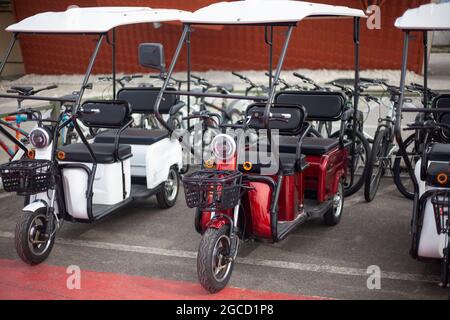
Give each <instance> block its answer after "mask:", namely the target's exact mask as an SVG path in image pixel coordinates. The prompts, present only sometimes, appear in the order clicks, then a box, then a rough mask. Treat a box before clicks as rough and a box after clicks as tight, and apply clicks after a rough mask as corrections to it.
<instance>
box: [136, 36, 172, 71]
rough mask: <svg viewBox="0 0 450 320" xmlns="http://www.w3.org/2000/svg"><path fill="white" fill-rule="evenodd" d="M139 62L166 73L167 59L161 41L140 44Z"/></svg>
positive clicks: (146, 66)
mask: <svg viewBox="0 0 450 320" xmlns="http://www.w3.org/2000/svg"><path fill="white" fill-rule="evenodd" d="M139 64H140V65H141V66H143V67H145V68H151V69H156V70H159V72H161V73H164V72H165V70H166V60H165V58H164V47H163V45H162V44H161V43H141V44H140V45H139Z"/></svg>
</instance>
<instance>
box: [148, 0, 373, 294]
mask: <svg viewBox="0 0 450 320" xmlns="http://www.w3.org/2000/svg"><path fill="white" fill-rule="evenodd" d="M319 16H320V17H340V18H343V17H349V18H353V19H354V24H353V26H354V31H355V37H354V41H355V48H356V50H355V52H356V64H355V65H356V68H355V69H356V77H355V78H356V79H357V80H356V83H355V86H356V85H357V84H358V82H359V81H358V78H359V73H358V69H359V68H358V46H359V38H358V37H359V32H358V30H359V22H360V19H361V18H363V17H365V15H364V13H363V12H362V11H361V10H357V9H351V8H347V7H339V6H330V5H322V4H313V3H306V2H301V1H270V0H268V1H234V2H220V3H215V4H212V5H210V6H207V7H204V8H202V9H199V10H198V11H196V12H194V13H193V14H192V15H191V16H189V17H188V19H185V20H183V24H184V31H183V34H182V37H181V39H180V42H179V44H178V47H177V50H176V52H175V55H174V59H173V61H172V64H171V66H170V68H169V75H170V74H171V73H172V72H173V70H174V67H175V64H176V61H177V59H178V56H179V53H180V51H181V49H182V47H183V45H184V43H186V44H187V47H188V52H189V50H190V41H186V39H189V38H190V35H191V28H192V26H193V25H205V24H206V25H228V26H237V25H239V26H253V27H254V26H261V27H263V28H264V29H265V34H266V40H267V41H266V43H267V44H268V46H269V70H268V72H269V77H268V78H269V92H268V96H249V95H246V96H240V95H234V94H228V95H226V96H225V98H227V99H236V100H250V101H254V103H251V104H250V105H249V106H248V108H247V109H246V114H245V120H244V121H243V122H240V123H235V124H225V123H222V124H221V133H220V134H219V135H217V136H215V137H214V139H213V141H212V144H211V149H212V152H211V153H210V154H209V157H204V159H206V161H204V163H202V165H203V167H204V168H203V169H201V170H198V171H196V172H193V173H190V174H188V175H185V176H184V178H183V183H184V191H185V196H186V203H187V205H188V206H189V207H191V208H196V215H195V226H196V229H197V231H198V232H199V233H200V234H202V240H201V242H200V245H199V249H198V257H197V273H198V277H199V281H200V283H201V284H202V286H203V287H204V288H205V289H206V290H208V291H209V292H211V293H214V292H218V291H220V290H222V289H223V288H224V287H225V286H226V285H227V283H228V281H229V279H230V276H231V273H232V270H233V266H234V262H235V261H236V256H237V253H238V247H239V242H240V239H243V240H245V239H255V240H262V241H269V242H273V243H275V242H279V241H282V240H283V239H285V238H286V237H287V236H288V235H289V234H290V233H291V232H292V231H293V230H294V229H295V228H296V227H297V226H299V225H301V224H302V223H304V222H306V221H308V220H311V219H313V218H317V217H322V218H323V219H324V221H325V223H326V224H327V225H331V226H333V225H336V224H337V223H339V221H340V219H341V215H342V211H343V203H344V188H343V185H344V182H345V181H346V179H348V178H349V177H348V176H347V172H346V168H347V158H348V155H349V153H351V150H352V148H353V147H354V139H353V141H351V140H349V141H347V140H344V139H343V138H337V139H328V138H313V137H309V135H308V133H309V131H310V129H311V125H310V124H309V122H308V121H309V120H313V121H341V130H345V128H347V124H346V122H347V121H348V119H350V118H351V117H352V116H353V115H354V113H355V110H354V109H345V99H344V97H343V96H342V95H341V94H340V93H333V92H302V91H295V90H293V91H280V92H278V93H277V86H278V84H279V77H280V73H281V69H282V66H283V61H284V58H285V56H286V52H287V48H288V44H289V41H290V38H291V35H292V33H293V30H294V29H295V26H296V25H297V23H298V22H300V21H301V20H303V19H305V18H314V17H319ZM275 28H280V29H281V30H284V31H285V35H286V38H285V42H284V45H283V47H282V49H281V54H280V57H279V60H278V64H277V67H276V70H275V73H274V75H273V77H272V74H273V70H272V57H273V55H272V49H273V43H274V42H273V41H272V40H273V39H271V38H270V36H269V35H273V34H274V29H275ZM188 57H189V54H188ZM188 66H189V67H188V71H187V72H188V75H187V76H188V78H189V76H190V63H188ZM166 86H167V82H166V83H165V84H163V86H162V88H161V91H160V96H159V100H161V99H162V97H163V95H164V94H170V91H167V90H166ZM172 94H179V95H188V96H197V95H198V93H195V92H192V91H187V92H186V91H183V92H172ZM201 96H212V97H222V96H221V95H220V94H213V93H202V94H201ZM357 100H358V97H357V94H356V99H355V107H357ZM158 110H159V101H157V103H156V106H155V115H156V117H157V118H158V120H160V122H161V124H163V125H164V126H165V127H166V128H167V129H168V130H170V126H169V124H168V123H166V122H165V121H164V119H163V118H162V116H161V115H160V114H159V112H158ZM255 135H256V136H257V139H250V138H249V137H254V136H255ZM341 137H343V135H341ZM353 138H354V137H353Z"/></svg>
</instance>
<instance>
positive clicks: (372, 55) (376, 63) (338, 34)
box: [14, 0, 429, 74]
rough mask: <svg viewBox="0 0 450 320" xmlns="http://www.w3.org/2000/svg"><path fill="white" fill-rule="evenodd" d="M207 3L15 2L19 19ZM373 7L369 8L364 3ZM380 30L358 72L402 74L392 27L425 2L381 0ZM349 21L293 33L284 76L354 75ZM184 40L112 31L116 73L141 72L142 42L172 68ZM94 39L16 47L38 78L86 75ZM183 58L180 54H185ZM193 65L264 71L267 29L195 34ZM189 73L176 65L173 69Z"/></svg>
mask: <svg viewBox="0 0 450 320" xmlns="http://www.w3.org/2000/svg"><path fill="white" fill-rule="evenodd" d="M212 2H216V1H212V0H183V1H180V0H127V1H125V0H58V1H54V0H53V1H52V0H40V1H27V0H15V1H14V10H15V15H16V18H17V20H20V19H23V18H25V17H28V16H30V15H33V14H36V13H38V12H43V11H62V10H65V9H66V8H67V6H69V5H71V4H77V5H79V6H81V7H82V6H118V5H129V6H150V7H153V8H158V7H160V8H163V7H166V8H179V9H185V10H191V11H192V10H196V9H198V8H201V7H203V6H205V5H207V4H209V3H212ZM320 2H322V3H329V4H336V5H346V6H351V7H358V8H364V6H365V5H367V0H321V1H320ZM369 2H370V1H369ZM375 2H378V3H381V4H382V7H381V8H382V29H381V30H368V29H367V28H366V25H365V21H364V20H363V23H362V28H361V29H362V33H361V67H362V68H363V69H399V68H400V64H401V51H402V45H403V35H402V32H401V31H399V30H397V29H395V28H394V27H393V25H394V21H395V19H396V18H397V17H398V16H400V15H401V14H402V13H403V12H404V11H405V10H406V9H407V8H413V7H417V6H419V5H420V4H423V3H426V2H429V1H427V0H395V1H394V0H384V1H383V0H381V1H375ZM352 30H353V29H352V21H351V20H334V21H333V20H320V21H303V22H301V23H300V24H299V27H298V28H296V30H295V31H294V34H293V38H292V41H291V44H290V47H289V51H288V56H287V59H286V61H285V68H286V69H296V68H312V69H319V68H331V69H352V68H353V41H352V36H353V35H352ZM180 35H181V28H180V26H177V25H172V24H164V25H163V26H162V27H161V28H160V29H158V30H155V29H154V28H153V26H148V25H136V26H126V27H121V28H118V30H117V41H118V46H117V62H118V64H117V67H118V70H119V71H122V72H129V73H130V72H142V71H143V70H142V69H141V68H140V67H139V66H138V63H137V45H138V44H139V43H140V42H150V41H151V42H161V43H163V44H164V46H165V49H166V55H167V60H168V61H170V58H171V55H172V54H173V52H174V50H175V47H176V45H177V42H178V39H179V37H180ZM93 40H94V37H80V36H51V39H50V37H49V36H28V35H24V36H23V38H22V40H21V47H22V52H23V57H24V62H25V67H26V71H27V72H29V73H38V74H64V73H84V72H85V69H86V66H87V62H88V59H89V56H90V54H91V52H92V50H93V47H94V41H93ZM282 40H283V35H282V34H281V33H280V31H276V32H275V52H276V53H279V52H280V49H281V44H282ZM421 43H422V40H421V36H420V35H417V38H415V39H414V40H413V41H412V43H411V46H410V58H409V62H410V64H409V68H410V69H412V70H414V71H416V72H421V68H422V63H421V61H422V55H423V52H422V47H421ZM110 51H111V50H110V49H109V47H108V46H107V45H103V48H102V50H101V57H102V58H103V59H99V60H98V61H97V63H96V66H95V69H94V73H106V72H109V70H110V65H111V61H110V60H111V52H110ZM183 54H185V53H183ZM192 57H193V59H192V66H193V69H194V70H199V71H203V70H211V69H216V70H239V69H256V70H258V69H265V68H267V65H268V55H267V47H266V46H265V44H264V30H263V28H261V27H260V28H256V27H254V28H253V27H252V28H249V27H236V26H234V27H224V28H223V30H220V31H218V30H211V29H202V28H196V30H195V32H194V33H193V35H192ZM185 67H186V65H185V59H182V60H180V62H179V64H178V65H177V69H178V70H182V69H184V68H185Z"/></svg>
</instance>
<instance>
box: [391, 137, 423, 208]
mask: <svg viewBox="0 0 450 320" xmlns="http://www.w3.org/2000/svg"><path fill="white" fill-rule="evenodd" d="M415 141H416V135H415V134H414V133H413V134H412V135H410V136H409V137H408V138H407V139H406V140H405V142H404V143H405V149H406V153H407V154H408V158H409V161H411V165H412V167H413V169H414V168H415V166H416V163H417V161H418V160H419V159H420V154H419V153H418V151H417V150H416V144H415ZM392 171H393V173H392V174H393V176H394V182H395V185H396V186H397V189H398V191H400V193H401V194H402V195H404V196H405V197H406V198H408V199H411V200H412V199H414V185H413V183H412V180H411V177H410V176H409V172H408V169H407V168H406V164H405V161H404V160H403V157H402V156H401V155H400V150H399V151H398V152H397V154H396V155H395V161H394V166H393V169H392Z"/></svg>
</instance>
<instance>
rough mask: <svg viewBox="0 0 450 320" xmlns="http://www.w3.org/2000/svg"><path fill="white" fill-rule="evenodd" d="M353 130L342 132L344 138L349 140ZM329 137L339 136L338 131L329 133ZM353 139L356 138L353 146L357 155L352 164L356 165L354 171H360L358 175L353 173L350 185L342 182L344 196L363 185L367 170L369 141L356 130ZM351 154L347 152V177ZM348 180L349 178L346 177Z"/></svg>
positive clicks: (349, 194)
mask: <svg viewBox="0 0 450 320" xmlns="http://www.w3.org/2000/svg"><path fill="white" fill-rule="evenodd" d="M352 134H353V131H352V130H351V129H347V130H345V132H344V138H345V139H347V140H348V141H350V140H351V137H352ZM330 138H335V139H336V138H339V131H338V132H335V133H333V134H332V135H331V137H330ZM355 139H356V141H355V142H356V143H355V148H356V150H357V153H358V156H357V157H355V164H354V166H353V167H354V168H355V167H356V170H355V171H356V173H358V171H360V172H359V173H360V175H359V176H357V175H356V174H355V175H354V179H353V183H352V184H351V185H350V184H348V183H345V182H344V196H345V197H349V196H351V195H354V194H355V193H356V192H358V191H359V190H360V189H361V187H362V186H363V185H364V180H365V177H366V172H367V166H366V163H367V159H368V158H369V156H370V145H369V142H368V141H367V139H366V137H364V135H363V134H362V133H361V132H359V131H356V135H355ZM351 159H352V157H351V154H349V161H348V167H347V177H349V172H350V168H351V167H350V164H351ZM347 180H349V179H347Z"/></svg>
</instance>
